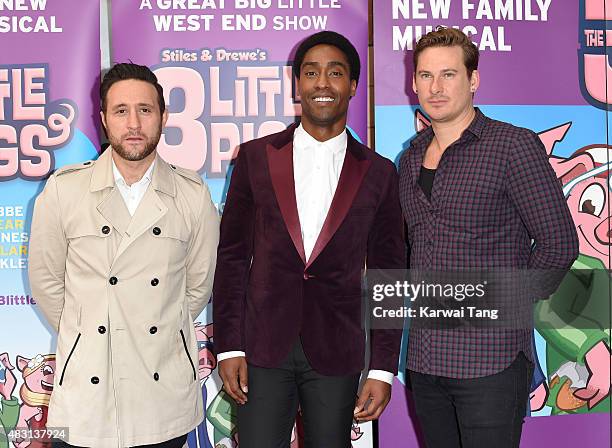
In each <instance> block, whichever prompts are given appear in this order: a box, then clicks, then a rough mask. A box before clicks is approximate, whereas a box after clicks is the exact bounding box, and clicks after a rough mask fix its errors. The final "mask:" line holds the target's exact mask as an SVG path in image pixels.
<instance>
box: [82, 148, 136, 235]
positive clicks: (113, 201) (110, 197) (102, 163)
mask: <svg viewBox="0 0 612 448" xmlns="http://www.w3.org/2000/svg"><path fill="white" fill-rule="evenodd" d="M89 190H90V191H91V192H96V191H101V192H102V199H101V201H100V202H99V203H98V205H97V206H96V209H97V210H98V212H99V213H100V214H101V215H102V216H103V217H104V219H106V220H107V221H108V222H109V223H110V224H111V225H112V226H113V227H114V228H115V230H116V231H117V232H119V234H120V235H124V234H125V231H126V230H127V228H128V226H129V225H130V221H131V220H132V217H131V216H130V212H129V211H128V209H127V207H126V205H125V201H124V200H123V197H121V193H120V192H119V190H118V189H117V188H116V187H115V178H114V176H113V167H112V148H108V149H107V150H106V151H104V152H103V153H102V155H100V157H98V160H97V161H96V162H95V165H94V167H93V173H92V176H91V182H90V185H89Z"/></svg>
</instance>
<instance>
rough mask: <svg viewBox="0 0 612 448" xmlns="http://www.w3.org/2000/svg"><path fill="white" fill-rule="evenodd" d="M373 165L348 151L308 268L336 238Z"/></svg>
mask: <svg viewBox="0 0 612 448" xmlns="http://www.w3.org/2000/svg"><path fill="white" fill-rule="evenodd" d="M371 163H372V162H370V161H369V160H367V159H363V160H358V159H357V158H356V157H355V156H354V155H353V154H352V153H351V151H349V150H348V149H347V151H346V155H345V156H344V164H343V165H342V171H340V178H339V179H338V186H337V187H336V192H335V194H334V198H333V199H332V203H331V205H330V207H329V212H327V216H326V217H325V222H324V223H323V228H322V229H321V233H319V237H318V238H317V242H316V243H315V245H314V247H313V249H312V253H311V255H310V258H309V259H308V263H307V264H306V268H308V266H310V265H311V264H312V263H313V262H314V260H315V259H316V258H317V256H319V254H320V253H321V252H322V251H323V249H324V248H325V246H326V245H327V243H329V240H331V238H332V236H334V234H335V233H336V231H337V230H338V227H340V224H342V221H344V218H345V217H346V214H347V213H348V211H349V208H351V205H352V203H353V200H354V199H355V195H356V194H357V191H358V190H359V187H360V186H361V182H362V181H363V178H364V176H365V174H366V173H367V171H368V168H369V167H370V164H371Z"/></svg>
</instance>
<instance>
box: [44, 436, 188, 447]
mask: <svg viewBox="0 0 612 448" xmlns="http://www.w3.org/2000/svg"><path fill="white" fill-rule="evenodd" d="M186 441H187V434H185V435H184V436H179V437H176V438H174V439H170V440H167V441H165V442H161V443H154V444H153V445H139V446H137V447H134V448H183V445H184V444H185V442H186ZM53 448H80V447H77V446H75V445H68V444H67V443H66V442H63V441H61V440H57V441H54V442H53ZM92 448H93V447H92Z"/></svg>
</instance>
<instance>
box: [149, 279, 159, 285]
mask: <svg viewBox="0 0 612 448" xmlns="http://www.w3.org/2000/svg"><path fill="white" fill-rule="evenodd" d="M157 285H159V280H158V279H156V278H154V279H153V280H151V286H157Z"/></svg>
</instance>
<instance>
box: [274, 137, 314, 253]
mask: <svg viewBox="0 0 612 448" xmlns="http://www.w3.org/2000/svg"><path fill="white" fill-rule="evenodd" d="M266 153H267V155H268V168H269V170H270V177H271V178H272V185H273V187H274V193H275V194H276V200H277V202H278V206H279V208H280V211H281V215H282V216H283V220H284V221H285V226H286V227H287V230H288V231H289V235H290V236H291V240H292V241H293V244H294V245H295V249H296V250H297V252H298V254H299V255H300V257H301V258H302V261H303V262H304V264H306V256H305V255H304V242H303V241H302V231H301V227H300V217H299V215H298V210H297V201H296V199H295V185H294V181H293V142H292V141H290V142H289V143H287V144H286V145H285V146H283V147H282V148H280V149H277V148H275V147H274V146H272V145H268V146H266Z"/></svg>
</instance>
